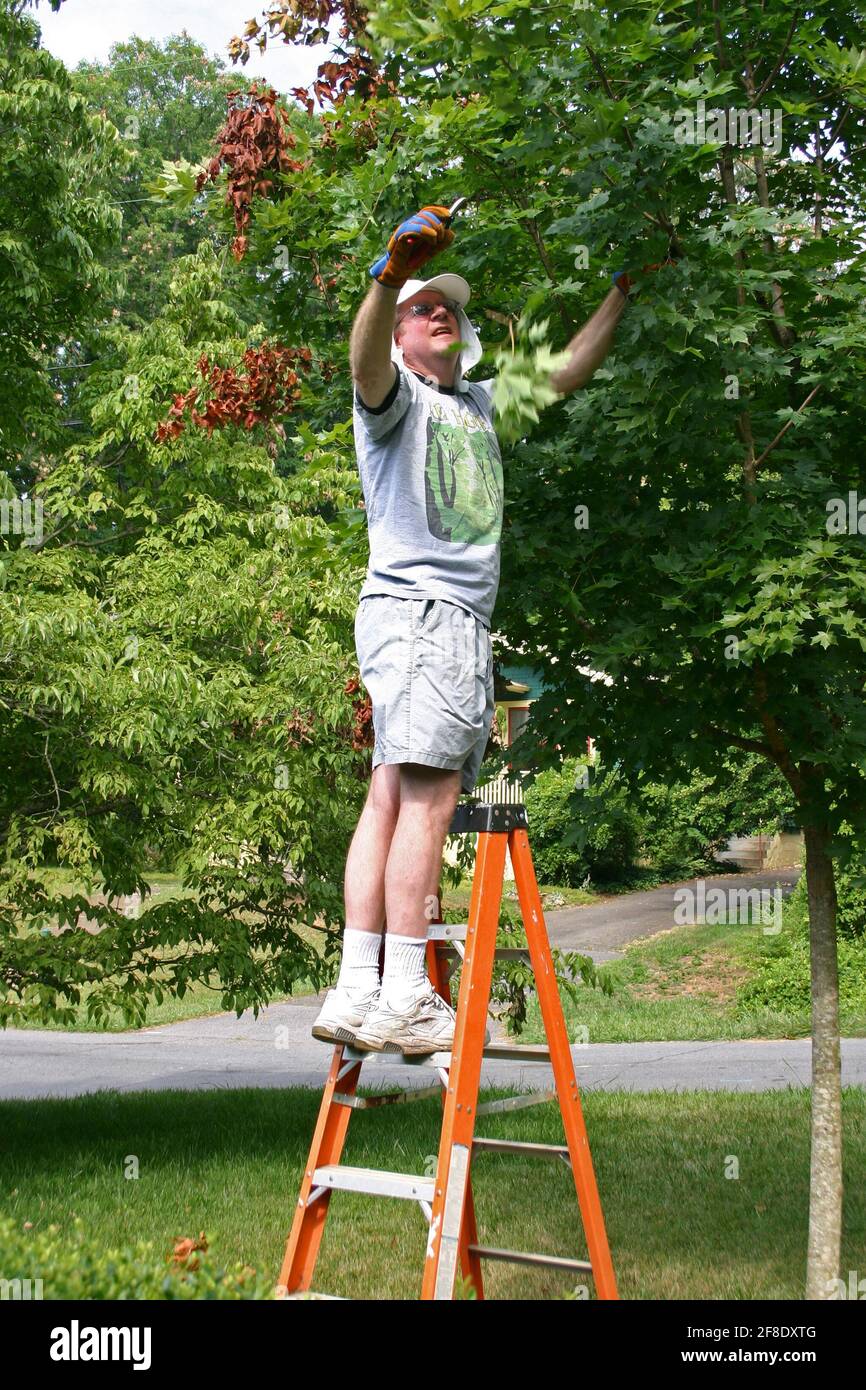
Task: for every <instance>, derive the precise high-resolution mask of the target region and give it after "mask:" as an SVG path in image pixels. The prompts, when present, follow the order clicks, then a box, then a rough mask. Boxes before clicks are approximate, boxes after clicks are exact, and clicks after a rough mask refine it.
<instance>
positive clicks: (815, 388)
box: [755, 381, 823, 472]
mask: <svg viewBox="0 0 866 1390" xmlns="http://www.w3.org/2000/svg"><path fill="white" fill-rule="evenodd" d="M822 385H823V383H822V382H820V381H819V382H818V385H817V386H813V388H812V390H811V391H810V392H809V394H808V396H807V397H806V399H805V400H804V401H803V403H802V405H798V406H797V409H796V412H795V414H797V415H799V414H800V411H801V410H805V408H806V406H807V405H808V404H809V402H810V401H811V399H812V397H813V396H815V395H817V393H818V392H819V391H820V390H821V386H822ZM793 423H794V416H793V415H792V416H791V418H790V420H786V421H785V423H784V425H783V426H782V428H781V429H780V430H779V433H778V434H777V435H776V438H775V439H774V440H772V441H771V443H769V444H768V445H767V447H766V449H765V450H764V452H763V453H762V454H761V456H760V458H757V459H755V472H757V471H758V469H759V468H760V467H761V464H762V463H763V462H764V459H765V458H766V457H767V455H768V454H769V453H770V451H771V450H772V449H775V447H776V445H777V444H778V442H779V440H780V439H781V438H782V435H783V434H784V433H785V431H786V430H789V429H790V428H791V426H792V425H793Z"/></svg>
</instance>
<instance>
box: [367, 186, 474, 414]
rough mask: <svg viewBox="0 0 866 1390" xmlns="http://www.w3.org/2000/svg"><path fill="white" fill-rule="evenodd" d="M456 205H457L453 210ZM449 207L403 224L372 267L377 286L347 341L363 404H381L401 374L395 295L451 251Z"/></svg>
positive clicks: (428, 209)
mask: <svg viewBox="0 0 866 1390" xmlns="http://www.w3.org/2000/svg"><path fill="white" fill-rule="evenodd" d="M455 206H456V205H455ZM449 221H450V213H449V210H448V208H446V207H441V206H439V204H437V203H431V204H429V206H427V207H423V208H421V210H420V211H419V212H416V213H415V214H414V215H413V216H412V217H408V218H406V219H405V220H404V221H403V222H401V223H400V225H399V227H397V228H396V229H395V230H394V232H393V233H392V234H391V237H390V239H389V241H388V249H387V251H386V252H385V253H384V255H382V256H380V257H379V259H378V261H375V262H374V263H373V265H371V266H370V275H371V276H372V278H373V283H372V285H371V286H370V291H369V293H368V295H367V298H366V299H365V300H364V303H363V304H362V305H361V307H360V309H359V310H358V313H357V316H356V318H355V322H354V324H353V325H352V334H351V337H350V339H349V365H350V367H351V369H352V379H353V381H354V382H355V385H356V386H357V388H358V393H359V395H360V397H361V400H362V401H363V402H364V404H365V405H370V406H373V408H374V409H375V407H376V406H377V405H381V404H382V402H383V400H384V399H385V397H386V396H387V394H388V392H389V391H390V390H391V387H392V386H393V385H394V381H395V378H396V375H397V368H396V366H395V365H394V363H393V362H392V361H391V343H392V341H393V334H394V320H395V317H396V309H397V295H398V294H399V293H400V290H401V289H402V287H403V285H405V283H406V281H407V280H410V279H411V278H412V277H413V276H414V274H415V272H416V271H417V270H419V269H420V268H421V266H422V265H426V263H427V261H429V260H430V258H431V257H432V256H435V255H437V253H438V252H439V251H442V250H444V249H445V247H447V246H450V245H451V243H452V241H453V240H454V233H453V232H452V231H451V229H450V227H449V225H448V223H449Z"/></svg>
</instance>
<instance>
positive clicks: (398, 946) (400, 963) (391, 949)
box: [382, 931, 428, 1008]
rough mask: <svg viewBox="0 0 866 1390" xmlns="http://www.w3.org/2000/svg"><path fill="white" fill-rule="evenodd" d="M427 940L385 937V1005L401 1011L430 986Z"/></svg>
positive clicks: (383, 996) (394, 936)
mask: <svg viewBox="0 0 866 1390" xmlns="http://www.w3.org/2000/svg"><path fill="white" fill-rule="evenodd" d="M426 950H427V937H426V934H425V935H424V936H397V935H396V934H395V933H394V932H390V931H389V932H387V933H386V935H385V968H384V970H383V971H382V1002H383V1003H385V1004H387V1005H388V1007H389V1008H400V1007H403V1006H405V1005H406V1004H407V1003H409V1002H410V1001H411V1000H412V999H413V998H414V997H415V996H416V995H417V994H419V993H420V992H422V990H423V988H424V986H425V985H426V984H427V983H428V975H427V966H426V958H427V957H426Z"/></svg>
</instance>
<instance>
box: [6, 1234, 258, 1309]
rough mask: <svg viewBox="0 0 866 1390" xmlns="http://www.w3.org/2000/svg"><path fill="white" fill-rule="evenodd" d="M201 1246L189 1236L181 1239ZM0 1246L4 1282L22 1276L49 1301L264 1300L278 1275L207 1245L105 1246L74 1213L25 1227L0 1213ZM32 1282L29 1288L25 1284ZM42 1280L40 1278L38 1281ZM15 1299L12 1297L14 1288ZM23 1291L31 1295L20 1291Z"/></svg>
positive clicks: (151, 1244)
mask: <svg viewBox="0 0 866 1390" xmlns="http://www.w3.org/2000/svg"><path fill="white" fill-rule="evenodd" d="M181 1244H182V1245H184V1246H186V1245H188V1246H190V1247H193V1246H197V1242H194V1241H192V1240H190V1241H188V1242H185V1243H181ZM0 1248H2V1250H3V1268H4V1271H9V1270H14V1271H15V1273H14V1275H12V1274H8V1273H5V1274H4V1276H3V1277H5V1278H7V1279H10V1280H12V1279H20V1280H21V1281H22V1287H23V1288H24V1289H27V1288H29V1290H30V1293H29V1296H30V1297H31V1298H33V1297H37V1296H38V1295H37V1294H36V1293H35V1292H34V1290H37V1289H41V1296H42V1297H43V1298H46V1299H52V1300H53V1299H66V1298H68V1299H74V1300H75V1301H76V1302H77V1301H79V1300H80V1299H94V1298H96V1299H153V1298H158V1299H170V1300H176V1299H180V1300H187V1299H193V1298H195V1299H201V1298H203V1299H232V1300H237V1299H265V1298H272V1297H273V1293H274V1283H273V1280H269V1279H267V1278H266V1277H265V1276H264V1275H263V1274H259V1273H257V1271H256V1270H254V1269H252V1268H251V1267H250V1266H249V1265H242V1264H240V1263H237V1264H235V1265H234V1266H233V1267H231V1268H224V1267H222V1266H221V1265H219V1264H216V1263H215V1262H214V1258H213V1255H212V1253H211V1252H210V1251H208V1250H207V1248H205V1249H203V1250H199V1249H197V1248H196V1249H195V1250H193V1249H192V1248H190V1250H189V1251H188V1252H187V1253H186V1254H185V1256H183V1257H181V1256H178V1257H176V1258H175V1256H174V1253H173V1252H171V1253H169V1254H168V1255H165V1254H160V1253H159V1252H158V1251H156V1250H155V1249H154V1245H153V1242H152V1241H139V1242H137V1244H136V1245H134V1246H132V1245H125V1246H122V1247H120V1248H118V1249H108V1250H107V1249H105V1247H104V1246H103V1245H96V1244H95V1243H94V1242H93V1241H92V1240H91V1239H89V1238H88V1235H87V1232H86V1230H85V1226H84V1222H83V1220H82V1219H81V1217H77V1218H76V1219H75V1220H74V1221H72V1222H71V1223H70V1226H69V1227H68V1228H66V1229H61V1227H60V1226H56V1225H51V1226H47V1227H45V1228H44V1229H40V1230H30V1231H28V1230H22V1227H21V1222H20V1221H17V1220H14V1219H13V1218H11V1217H8V1216H0ZM28 1280H29V1281H30V1282H29V1285H28V1284H27V1283H26V1281H28ZM37 1280H38V1281H41V1283H36V1282H35V1281H37ZM10 1296H11V1297H15V1293H14V1292H13V1293H12V1294H11V1295H10ZM20 1296H23V1297H26V1296H27V1294H24V1293H22V1294H21V1295H19V1297H20Z"/></svg>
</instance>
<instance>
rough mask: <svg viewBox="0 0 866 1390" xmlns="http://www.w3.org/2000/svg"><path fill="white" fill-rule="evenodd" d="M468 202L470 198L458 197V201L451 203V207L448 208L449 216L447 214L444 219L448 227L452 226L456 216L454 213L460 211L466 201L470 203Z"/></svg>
mask: <svg viewBox="0 0 866 1390" xmlns="http://www.w3.org/2000/svg"><path fill="white" fill-rule="evenodd" d="M468 202H469V199H468V198H458V199H457V201H456V202H455V203H452V204H451V206H450V208H449V209H448V216H447V217H446V218H444V219H443V220H444V222H445V226H446V227H450V226H451V223H452V221H453V218H454V214H455V213H457V212H459V211H460V209H461V208H462V206H463V204H464V203H468Z"/></svg>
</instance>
